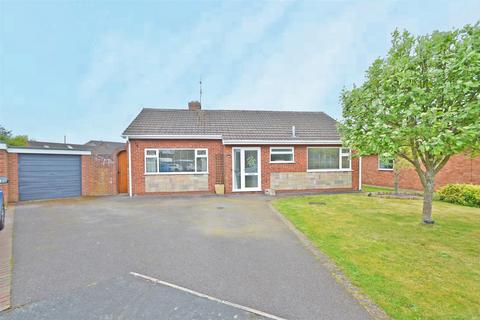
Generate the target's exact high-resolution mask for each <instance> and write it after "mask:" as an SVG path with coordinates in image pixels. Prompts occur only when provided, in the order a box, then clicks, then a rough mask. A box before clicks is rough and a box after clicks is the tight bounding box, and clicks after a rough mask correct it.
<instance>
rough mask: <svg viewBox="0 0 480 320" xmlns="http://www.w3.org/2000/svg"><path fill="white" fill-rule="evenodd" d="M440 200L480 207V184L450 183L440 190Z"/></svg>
mask: <svg viewBox="0 0 480 320" xmlns="http://www.w3.org/2000/svg"><path fill="white" fill-rule="evenodd" d="M438 197H439V199H440V200H442V201H445V202H450V203H455V204H460V205H462V206H469V207H477V208H480V185H473V184H449V185H446V186H445V187H443V188H441V189H440V190H438Z"/></svg>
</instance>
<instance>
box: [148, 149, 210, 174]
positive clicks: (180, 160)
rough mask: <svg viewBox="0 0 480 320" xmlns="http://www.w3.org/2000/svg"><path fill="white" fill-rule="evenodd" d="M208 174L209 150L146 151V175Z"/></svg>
mask: <svg viewBox="0 0 480 320" xmlns="http://www.w3.org/2000/svg"><path fill="white" fill-rule="evenodd" d="M190 172H191V173H207V172H208V150H207V149H146V150H145V173H190Z"/></svg>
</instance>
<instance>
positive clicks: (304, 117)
mask: <svg viewBox="0 0 480 320" xmlns="http://www.w3.org/2000/svg"><path fill="white" fill-rule="evenodd" d="M292 126H295V136H293V135H292ZM123 135H124V136H141V135H143V136H157V135H167V136H168V135H192V136H195V135H221V136H222V138H223V139H224V140H292V141H295V140H327V141H329V140H335V141H336V140H340V135H339V133H338V130H337V122H336V121H335V120H334V119H333V118H331V117H329V116H328V115H327V114H325V113H323V112H300V111H250V110H182V109H152V108H144V109H142V111H141V112H140V113H139V114H138V116H137V117H136V118H135V119H134V120H133V121H132V123H130V125H129V126H128V128H127V129H126V130H125V131H124V132H123Z"/></svg>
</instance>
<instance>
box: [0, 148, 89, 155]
mask: <svg viewBox="0 0 480 320" xmlns="http://www.w3.org/2000/svg"><path fill="white" fill-rule="evenodd" d="M7 151H8V152H9V153H30V154H64V155H85V156H89V155H91V154H92V152H91V151H82V150H55V149H28V148H8V149H7Z"/></svg>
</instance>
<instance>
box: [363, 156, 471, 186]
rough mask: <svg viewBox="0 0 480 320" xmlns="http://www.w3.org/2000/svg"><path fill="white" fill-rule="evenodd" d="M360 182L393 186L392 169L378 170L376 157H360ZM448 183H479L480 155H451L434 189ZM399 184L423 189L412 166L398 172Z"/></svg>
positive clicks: (437, 176) (437, 178)
mask: <svg viewBox="0 0 480 320" xmlns="http://www.w3.org/2000/svg"><path fill="white" fill-rule="evenodd" d="M362 182H363V183H364V184H370V185H375V186H386V187H393V171H387V170H378V157H377V156H368V157H363V158H362ZM450 183H470V184H478V185H480V157H475V158H471V157H470V155H468V154H459V155H455V156H453V157H452V158H451V159H450V160H449V161H448V163H447V164H446V165H445V166H444V167H443V169H442V170H440V172H439V173H438V174H437V175H436V177H435V190H438V188H440V187H442V186H445V185H447V184H450ZM399 186H400V188H403V189H413V190H423V187H422V184H421V182H420V179H419V178H418V174H417V172H416V171H415V169H413V168H405V169H402V170H401V172H400V177H399Z"/></svg>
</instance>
